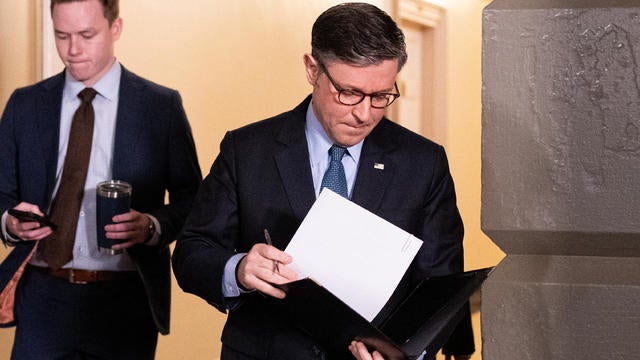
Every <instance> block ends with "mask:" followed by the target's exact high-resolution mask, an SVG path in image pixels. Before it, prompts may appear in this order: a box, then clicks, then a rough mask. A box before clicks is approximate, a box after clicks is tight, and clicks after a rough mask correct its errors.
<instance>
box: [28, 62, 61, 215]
mask: <svg viewBox="0 0 640 360" xmlns="http://www.w3.org/2000/svg"><path fill="white" fill-rule="evenodd" d="M63 87H64V72H62V73H60V74H58V75H56V76H54V77H53V78H51V79H50V80H48V81H46V82H44V83H43V84H42V88H43V94H42V96H40V97H39V98H38V99H37V100H36V101H37V103H36V109H35V113H36V116H37V120H36V126H37V131H38V133H39V134H40V141H41V142H42V146H41V147H40V149H41V150H42V152H43V153H42V158H43V159H44V164H45V165H44V166H45V168H46V184H45V186H46V194H52V193H53V189H54V187H55V183H56V168H57V166H58V145H59V142H60V111H61V106H62V89H63ZM49 201H50V199H49ZM47 206H48V204H47Z"/></svg>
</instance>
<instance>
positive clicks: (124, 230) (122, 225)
mask: <svg viewBox="0 0 640 360" xmlns="http://www.w3.org/2000/svg"><path fill="white" fill-rule="evenodd" d="M112 220H113V224H109V225H107V226H105V227H104V228H105V230H106V235H107V238H108V239H114V240H126V241H125V242H123V243H121V244H117V245H113V247H112V249H113V250H121V249H126V248H129V247H131V246H133V245H135V244H142V243H143V242H145V241H146V240H147V239H148V238H149V235H150V234H149V223H150V222H151V218H149V217H148V216H147V215H145V214H143V213H141V212H138V211H136V210H133V209H132V210H130V211H129V212H128V213H124V214H119V215H116V216H114V217H113V219H112Z"/></svg>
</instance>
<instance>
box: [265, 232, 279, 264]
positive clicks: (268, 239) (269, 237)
mask: <svg viewBox="0 0 640 360" xmlns="http://www.w3.org/2000/svg"><path fill="white" fill-rule="evenodd" d="M264 239H265V240H266V241H267V245H269V246H273V244H272V243H271V236H269V230H267V229H266V228H265V229H264ZM273 266H274V267H275V268H276V271H277V272H280V269H279V268H278V261H277V260H273Z"/></svg>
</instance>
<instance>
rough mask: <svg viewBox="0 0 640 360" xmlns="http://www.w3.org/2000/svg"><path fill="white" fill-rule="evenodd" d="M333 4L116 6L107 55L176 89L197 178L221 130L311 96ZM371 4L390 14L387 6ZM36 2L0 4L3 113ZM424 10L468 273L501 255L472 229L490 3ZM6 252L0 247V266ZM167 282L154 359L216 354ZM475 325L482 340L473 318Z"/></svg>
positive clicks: (192, 308)
mask: <svg viewBox="0 0 640 360" xmlns="http://www.w3.org/2000/svg"><path fill="white" fill-rule="evenodd" d="M338 2H339V1H316V0H314V1H303V0H243V1H209V0H191V1H183V2H176V1H170V0H136V1H122V2H121V3H122V4H121V7H122V9H121V15H122V17H123V19H124V33H123V36H122V38H121V39H120V41H119V43H118V45H117V49H116V52H117V54H118V57H119V59H120V60H121V61H122V63H123V64H124V65H125V66H126V67H127V68H128V69H130V70H132V71H134V72H136V73H138V74H140V75H142V76H144V77H147V78H149V79H152V80H154V81H156V82H158V83H161V84H164V85H167V86H170V87H173V88H176V89H178V90H180V92H181V94H182V97H183V101H184V106H185V109H186V111H187V115H188V116H189V120H190V122H191V125H192V128H193V131H194V137H195V141H196V146H197V148H198V155H199V157H200V164H201V166H202V169H203V172H204V173H205V174H206V173H208V171H209V167H210V165H211V163H212V161H213V159H214V157H215V155H216V154H217V152H218V143H219V141H220V139H221V138H222V136H223V135H224V132H225V131H226V130H228V129H233V128H236V127H238V126H241V125H243V124H246V123H249V122H253V121H255V120H258V119H262V118H265V117H268V116H271V115H274V114H276V113H279V112H282V111H285V110H288V109H290V108H291V107H293V106H294V105H297V104H298V102H299V101H301V100H302V99H303V97H304V96H305V95H306V94H307V93H309V91H310V87H309V85H308V84H307V83H306V81H305V78H304V73H303V67H302V54H303V53H304V52H306V51H309V43H310V38H309V37H310V35H309V34H310V29H311V25H312V23H313V21H314V19H315V18H316V17H317V16H318V15H319V14H320V12H322V11H323V10H324V9H326V8H327V7H328V6H330V5H333V4H336V3H338ZM372 2H373V3H375V4H378V5H380V6H382V7H384V8H386V9H388V10H389V11H390V12H391V4H392V1H391V0H381V1H372ZM39 3H40V1H39V0H28V1H25V0H2V1H0V103H1V104H2V107H4V104H5V103H6V100H7V98H8V96H9V95H10V93H11V91H12V90H13V89H14V88H16V87H18V86H24V85H27V84H30V83H32V82H34V81H36V79H37V78H38V76H39V75H38V74H39V73H38V70H37V69H38V67H39V63H38V61H37V59H38V58H39V56H38V51H37V48H38V46H37V39H38V30H37V28H38V24H37V21H36V20H35V14H36V13H37V9H38V4H39ZM433 3H436V4H438V5H440V6H442V7H443V8H444V9H445V10H446V25H445V26H446V36H447V37H448V41H447V45H446V48H447V51H446V54H443V55H442V56H445V57H446V63H447V76H446V77H447V84H446V88H443V89H438V90H440V91H446V93H447V98H448V102H447V104H446V108H447V110H446V111H445V113H446V114H447V118H446V119H439V121H443V122H445V127H446V131H445V133H446V139H445V140H443V141H442V142H443V145H445V147H446V149H447V152H448V155H449V158H450V159H449V160H450V163H451V169H452V173H453V176H454V180H455V182H456V187H457V192H458V198H459V206H460V210H461V213H462V217H463V220H464V222H465V226H466V237H465V248H466V252H467V253H466V267H467V269H473V268H479V267H484V266H491V265H495V264H497V263H498V262H499V260H500V259H501V258H502V256H503V254H502V253H501V252H500V250H499V249H497V248H496V247H495V246H494V245H493V244H492V243H491V242H490V241H489V240H488V239H487V238H486V237H485V236H484V235H483V234H482V232H481V231H480V123H481V122H480V111H481V105H480V91H481V83H480V54H481V52H480V47H481V37H480V34H481V27H480V24H481V17H480V12H481V9H482V7H483V6H484V5H486V4H487V3H488V0H449V1H446V0H434V1H433ZM176 4H179V6H178V5H176ZM0 146H1V144H0ZM7 253H8V251H7V250H5V249H0V259H2V258H4V257H5V256H6V254H7ZM173 285H174V288H173V313H172V318H173V322H172V329H171V335H170V336H166V337H161V339H160V343H159V349H158V359H159V360H168V359H195V360H197V359H211V358H217V356H218V354H219V337H220V331H221V327H222V324H223V322H224V315H222V314H220V313H218V312H217V311H215V310H214V309H213V308H212V307H210V306H209V305H207V304H206V303H205V302H204V301H203V300H201V299H199V298H197V297H195V296H192V295H188V294H185V293H183V292H182V291H180V289H179V288H178V287H177V286H176V284H175V282H174V284H173ZM474 323H475V325H474V326H475V329H476V334H477V335H479V332H480V326H479V319H478V318H477V317H475V318H474ZM12 337H13V330H11V329H0V358H8V353H9V349H10V347H11V341H12ZM476 343H477V345H478V346H479V345H480V344H479V340H477V341H476ZM474 359H480V355H479V354H477V355H476V356H474Z"/></svg>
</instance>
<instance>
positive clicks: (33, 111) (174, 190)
mask: <svg viewBox="0 0 640 360" xmlns="http://www.w3.org/2000/svg"><path fill="white" fill-rule="evenodd" d="M63 86H64V73H61V74H58V75H56V76H53V77H51V78H49V79H46V80H43V81H41V82H39V83H37V84H35V85H32V86H29V87H25V88H21V89H18V90H16V91H15V92H14V93H13V94H12V96H11V98H10V99H9V101H8V103H7V106H6V108H5V111H4V114H3V116H2V121H1V122H0V144H1V145H0V213H2V212H4V211H6V210H7V209H9V208H12V207H14V206H15V205H17V204H18V203H19V202H22V201H25V202H29V203H33V204H36V205H38V206H39V207H40V209H42V210H43V211H46V209H47V208H48V207H49V204H50V202H51V200H52V193H53V190H54V186H55V172H56V166H57V161H58V142H59V131H60V109H61V104H62V90H63ZM112 173H113V178H114V179H120V180H125V181H127V182H129V183H131V184H132V186H133V195H132V199H131V201H132V204H131V206H132V208H133V209H135V210H138V211H140V212H146V213H150V214H152V215H153V216H155V217H156V218H157V219H158V220H159V222H160V224H161V228H162V236H161V240H160V243H159V244H158V245H157V246H145V245H137V246H134V247H132V248H130V249H129V253H130V254H131V256H132V257H133V259H134V261H135V262H136V265H137V267H138V270H139V272H140V275H141V277H142V280H143V282H144V285H145V288H146V292H147V295H148V298H149V302H150V304H151V309H152V314H153V316H154V320H155V322H156V324H157V327H158V331H159V332H161V333H163V334H166V333H168V332H169V310H170V295H171V290H170V284H171V283H170V274H171V272H170V262H169V256H170V253H169V244H170V243H171V242H172V241H173V240H174V239H175V238H176V236H177V234H178V231H179V230H180V229H181V227H182V225H183V223H184V219H185V218H186V216H187V214H188V212H189V210H190V208H191V203H192V201H193V197H194V196H195V194H196V192H197V189H198V186H199V184H200V181H201V179H202V175H201V172H200V167H199V165H198V160H197V156H196V150H195V145H194V141H193V137H192V135H191V129H190V126H189V123H188V121H187V117H186V114H185V112H184V109H183V107H182V100H181V98H180V95H179V94H178V92H176V91H174V90H171V89H168V88H165V87H162V86H160V85H157V84H154V83H152V82H150V81H148V80H145V79H143V78H141V77H139V76H137V75H135V74H133V73H131V72H129V71H127V70H126V69H124V67H123V69H122V77H121V81H120V94H119V103H118V113H117V123H116V133H115V148H114V154H113V169H112ZM165 191H168V192H169V205H165V204H164V200H165ZM2 240H3V241H6V239H2ZM32 246H33V242H23V243H20V244H18V245H17V246H16V248H15V249H14V250H13V251H12V252H11V253H10V254H9V256H8V257H7V259H5V261H4V262H3V264H2V265H1V266H0V282H1V283H0V286H2V287H4V284H5V283H6V281H7V280H8V278H9V277H10V276H11V275H12V274H13V272H14V271H15V268H16V265H18V264H19V263H20V262H21V260H22V259H24V257H25V256H26V254H27V253H28V251H29V249H30V248H31V247H32Z"/></svg>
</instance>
